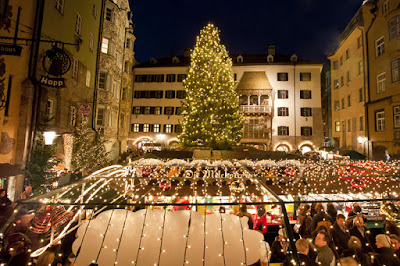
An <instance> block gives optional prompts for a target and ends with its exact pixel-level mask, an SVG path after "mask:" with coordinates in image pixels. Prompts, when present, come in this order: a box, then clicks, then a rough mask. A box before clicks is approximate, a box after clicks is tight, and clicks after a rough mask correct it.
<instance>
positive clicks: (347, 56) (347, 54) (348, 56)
mask: <svg viewBox="0 0 400 266" xmlns="http://www.w3.org/2000/svg"><path fill="white" fill-rule="evenodd" d="M349 58H350V50H349V49H347V50H346V60H347V59H349Z"/></svg>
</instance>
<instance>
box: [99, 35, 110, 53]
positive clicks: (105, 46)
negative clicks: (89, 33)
mask: <svg viewBox="0 0 400 266" xmlns="http://www.w3.org/2000/svg"><path fill="white" fill-rule="evenodd" d="M109 42H110V40H109V39H107V38H103V41H102V42H101V52H102V53H104V54H107V53H108V47H109Z"/></svg>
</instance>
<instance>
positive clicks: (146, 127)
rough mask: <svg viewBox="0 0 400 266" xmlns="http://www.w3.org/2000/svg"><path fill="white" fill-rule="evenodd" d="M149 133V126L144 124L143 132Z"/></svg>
mask: <svg viewBox="0 0 400 266" xmlns="http://www.w3.org/2000/svg"><path fill="white" fill-rule="evenodd" d="M149 131H150V125H149V124H144V125H143V132H149Z"/></svg>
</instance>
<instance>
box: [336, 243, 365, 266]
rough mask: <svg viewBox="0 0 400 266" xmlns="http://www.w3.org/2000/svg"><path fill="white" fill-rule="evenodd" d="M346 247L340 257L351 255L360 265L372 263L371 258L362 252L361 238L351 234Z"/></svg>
mask: <svg viewBox="0 0 400 266" xmlns="http://www.w3.org/2000/svg"><path fill="white" fill-rule="evenodd" d="M347 247H348V249H346V250H345V251H343V253H342V255H341V256H340V257H341V258H346V257H353V258H354V259H355V260H356V261H357V262H358V263H359V264H360V265H363V266H364V265H366V266H368V265H372V264H371V258H370V257H369V256H368V255H367V254H365V253H364V252H362V250H361V248H362V244H361V240H360V239H359V238H358V237H356V236H351V237H350V239H349V241H348V242H347Z"/></svg>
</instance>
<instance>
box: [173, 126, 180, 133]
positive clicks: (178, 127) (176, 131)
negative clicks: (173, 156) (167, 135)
mask: <svg viewBox="0 0 400 266" xmlns="http://www.w3.org/2000/svg"><path fill="white" fill-rule="evenodd" d="M175 133H182V126H181V125H175Z"/></svg>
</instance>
